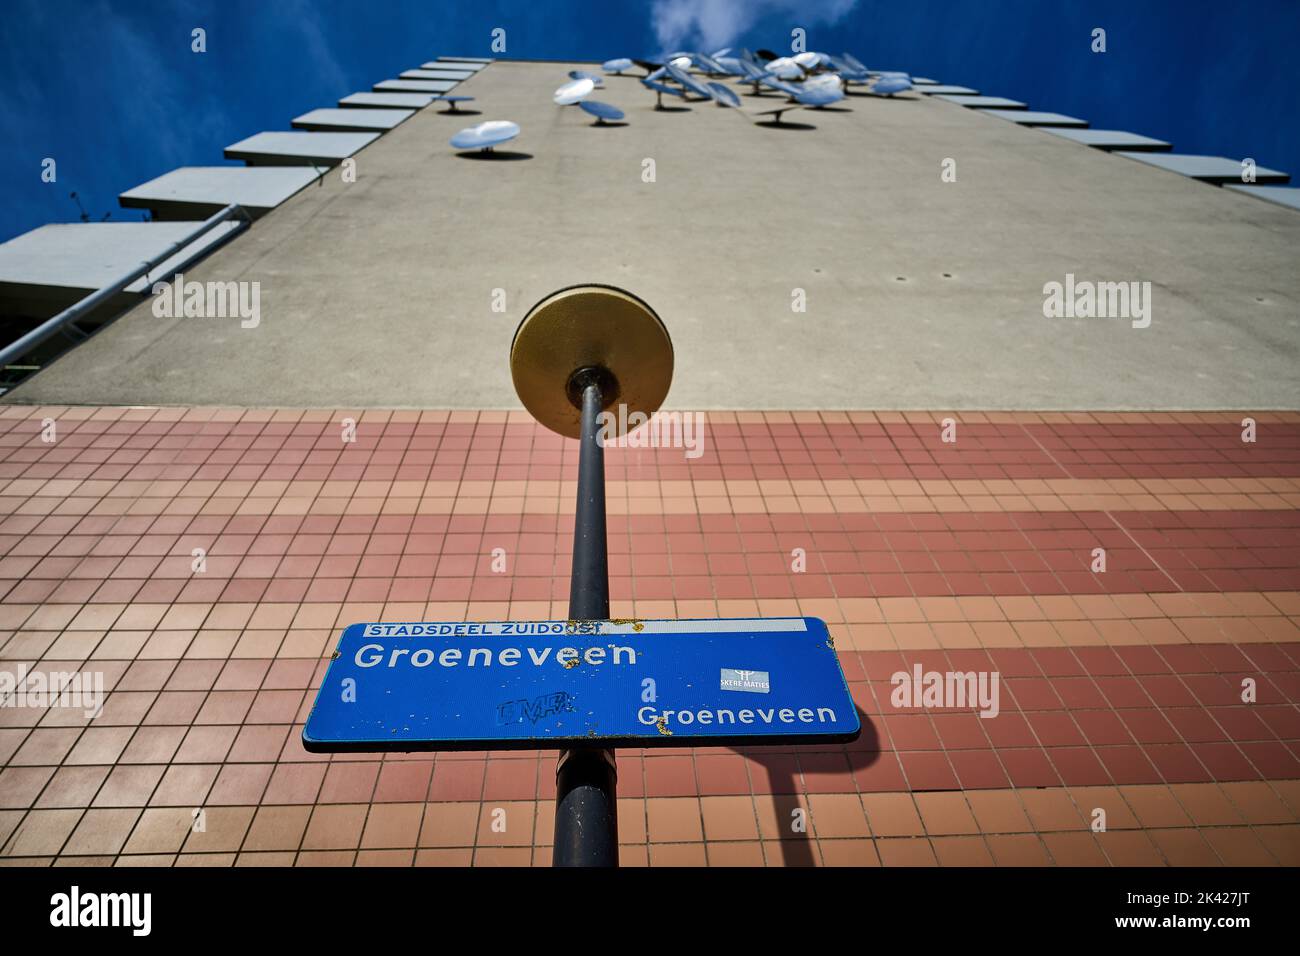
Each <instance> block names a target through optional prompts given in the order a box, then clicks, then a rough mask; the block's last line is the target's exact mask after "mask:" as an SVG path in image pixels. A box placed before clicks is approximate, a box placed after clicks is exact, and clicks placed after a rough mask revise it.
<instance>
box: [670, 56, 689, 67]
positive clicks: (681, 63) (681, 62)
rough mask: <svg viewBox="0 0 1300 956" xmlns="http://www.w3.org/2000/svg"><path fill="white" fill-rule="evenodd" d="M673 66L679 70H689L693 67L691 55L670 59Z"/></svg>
mask: <svg viewBox="0 0 1300 956" xmlns="http://www.w3.org/2000/svg"><path fill="white" fill-rule="evenodd" d="M669 62H670V63H672V65H673V66H675V67H677V69H679V70H689V69H690V68H691V58H690V57H689V56H679V57H678V58H677V59H675V60H670V61H669Z"/></svg>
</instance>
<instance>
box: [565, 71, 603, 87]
mask: <svg viewBox="0 0 1300 956" xmlns="http://www.w3.org/2000/svg"><path fill="white" fill-rule="evenodd" d="M569 79H571V80H591V82H593V83H595V84H596V85H597V86H604V85H605V78H604V77H603V76H599V75H597V74H595V73H588V72H587V71H586V70H570V71H569Z"/></svg>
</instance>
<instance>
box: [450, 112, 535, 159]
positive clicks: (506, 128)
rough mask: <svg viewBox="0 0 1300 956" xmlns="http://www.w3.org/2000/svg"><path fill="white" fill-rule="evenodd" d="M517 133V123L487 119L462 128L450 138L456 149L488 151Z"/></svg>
mask: <svg viewBox="0 0 1300 956" xmlns="http://www.w3.org/2000/svg"><path fill="white" fill-rule="evenodd" d="M518 135H519V124H518V123H512V122H510V121H509V120H488V121H487V122H486V123H479V124H478V125H477V126H471V127H469V128H468V129H463V130H461V131H460V132H459V133H457V134H456V135H455V136H453V137H452V138H451V145H452V146H454V147H455V148H456V149H482V150H488V151H490V150H491V149H492V147H493V146H498V145H500V144H501V143H504V142H505V141H506V140H508V139H514V138H515V137H516V136H518Z"/></svg>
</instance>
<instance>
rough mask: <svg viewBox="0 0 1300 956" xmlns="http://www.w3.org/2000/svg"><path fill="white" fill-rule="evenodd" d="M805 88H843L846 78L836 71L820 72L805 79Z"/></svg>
mask: <svg viewBox="0 0 1300 956" xmlns="http://www.w3.org/2000/svg"><path fill="white" fill-rule="evenodd" d="M803 88H804V89H805V90H842V89H844V80H843V79H842V78H841V77H840V76H839V75H838V74H836V73H819V74H817V75H816V76H810V77H808V79H806V80H804V81H803Z"/></svg>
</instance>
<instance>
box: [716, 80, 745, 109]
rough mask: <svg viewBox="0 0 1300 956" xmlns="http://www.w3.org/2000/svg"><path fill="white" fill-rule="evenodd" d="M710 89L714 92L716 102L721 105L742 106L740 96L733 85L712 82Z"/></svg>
mask: <svg viewBox="0 0 1300 956" xmlns="http://www.w3.org/2000/svg"><path fill="white" fill-rule="evenodd" d="M709 90H710V91H711V92H712V93H713V100H714V102H715V103H717V104H718V105H719V106H733V107H739V106H740V97H739V96H737V95H736V91H735V90H733V89H732V88H731V87H729V86H723V85H722V84H721V83H710V84H709Z"/></svg>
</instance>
